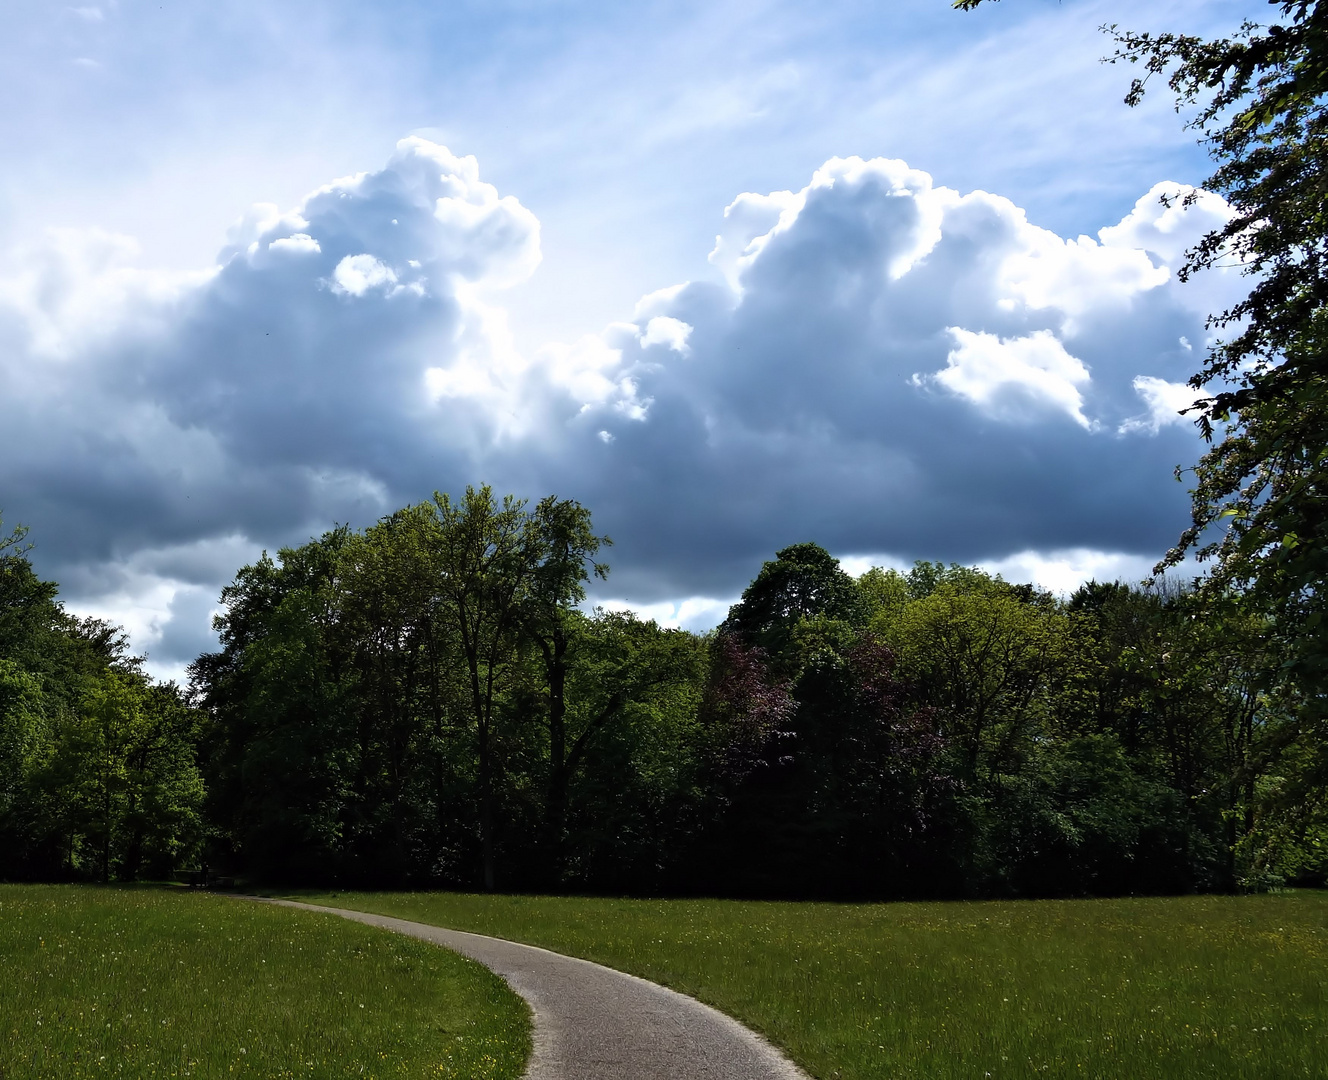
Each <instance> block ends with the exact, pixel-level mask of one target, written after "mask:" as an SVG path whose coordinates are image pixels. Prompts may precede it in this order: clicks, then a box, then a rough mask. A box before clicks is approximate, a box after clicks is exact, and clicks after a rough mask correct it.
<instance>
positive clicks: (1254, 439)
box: [954, 0, 1328, 877]
mask: <svg viewBox="0 0 1328 1080" xmlns="http://www.w3.org/2000/svg"><path fill="white" fill-rule="evenodd" d="M981 2H982V0H955V3H954V6H955V7H957V8H962V9H971V8H974V7H977V6H978V5H979V4H980V3H981ZM1271 6H1272V7H1273V8H1274V10H1275V12H1276V15H1275V18H1278V19H1279V20H1280V21H1278V22H1276V23H1273V24H1270V25H1260V24H1258V23H1255V22H1252V21H1248V20H1247V21H1246V22H1244V23H1243V24H1242V26H1241V28H1240V30H1239V31H1238V32H1237V33H1236V34H1234V35H1233V36H1231V37H1229V38H1220V39H1215V40H1205V39H1202V38H1199V37H1195V36H1192V35H1186V34H1175V33H1162V34H1146V33H1131V32H1123V31H1119V30H1117V28H1116V27H1109V28H1108V30H1109V31H1110V32H1111V33H1112V34H1113V36H1114V37H1115V40H1116V43H1117V50H1116V52H1115V54H1114V55H1113V56H1112V57H1110V58H1109V59H1110V62H1112V63H1117V62H1122V63H1130V64H1136V65H1141V66H1142V67H1143V68H1144V70H1145V74H1144V75H1143V77H1141V78H1136V79H1135V80H1134V81H1133V83H1132V85H1131V88H1130V90H1129V92H1128V94H1127V96H1126V101H1127V103H1129V104H1131V105H1134V104H1137V103H1138V102H1139V101H1140V100H1142V98H1143V95H1144V92H1145V89H1146V86H1147V84H1148V82H1149V81H1150V80H1151V79H1153V78H1154V77H1165V79H1166V82H1167V86H1168V87H1169V89H1170V90H1171V92H1172V94H1173V95H1174V98H1175V102H1176V108H1177V110H1178V111H1181V110H1189V111H1190V116H1189V119H1188V121H1187V126H1188V127H1189V128H1191V129H1193V130H1196V131H1198V132H1200V133H1201V135H1202V138H1203V141H1204V143H1205V144H1206V146H1207V148H1208V150H1209V152H1210V154H1211V156H1212V157H1213V159H1214V161H1215V162H1216V165H1217V168H1216V171H1215V172H1214V173H1213V175H1212V176H1210V177H1209V178H1208V180H1207V181H1205V183H1204V187H1205V188H1207V189H1208V190H1210V191H1213V192H1216V193H1218V194H1219V195H1221V196H1223V197H1224V198H1225V199H1226V201H1227V203H1228V204H1229V206H1230V208H1231V215H1230V217H1229V219H1228V220H1227V221H1226V222H1225V223H1224V224H1223V225H1222V226H1221V227H1219V228H1216V229H1214V230H1213V231H1211V232H1209V233H1208V234H1207V235H1205V236H1204V237H1203V239H1202V240H1201V241H1200V242H1199V243H1198V244H1197V245H1196V246H1195V247H1194V248H1193V249H1191V250H1190V251H1189V252H1187V255H1186V262H1185V265H1184V266H1183V267H1182V268H1181V271H1180V277H1181V279H1182V280H1185V279H1188V278H1189V277H1190V276H1191V275H1193V274H1195V273H1199V272H1201V271H1204V270H1210V269H1212V268H1215V267H1223V266H1224V267H1238V268H1239V269H1240V271H1241V273H1242V274H1243V275H1244V276H1245V277H1246V278H1247V280H1248V281H1249V284H1250V288H1249V291H1248V293H1247V294H1246V295H1245V296H1244V297H1243V298H1242V299H1241V300H1239V301H1238V302H1237V303H1235V304H1233V305H1232V306H1231V307H1230V308H1228V309H1227V310H1225V311H1221V312H1216V313H1214V314H1213V315H1212V316H1211V317H1210V319H1209V325H1210V327H1212V328H1213V329H1215V330H1217V331H1220V332H1222V333H1223V335H1224V336H1222V337H1220V338H1219V339H1218V340H1216V342H1215V344H1214V345H1213V347H1212V349H1211V351H1210V352H1209V354H1208V356H1207V357H1206V359H1205V361H1204V364H1203V367H1202V368H1201V370H1199V371H1198V372H1196V373H1195V374H1194V376H1193V377H1192V378H1191V379H1190V385H1191V386H1193V387H1194V388H1195V390H1197V391H1200V392H1202V393H1203V394H1204V395H1205V396H1204V397H1203V398H1202V399H1201V400H1200V401H1199V402H1198V403H1197V404H1196V406H1195V407H1194V410H1193V411H1196V412H1197V414H1198V417H1197V424H1198V426H1199V429H1200V431H1201V432H1202V434H1203V435H1204V437H1205V439H1207V440H1208V441H1209V443H1210V446H1209V448H1208V450H1207V451H1206V453H1205V454H1204V455H1203V457H1202V459H1201V460H1200V461H1199V463H1198V465H1197V466H1196V468H1195V469H1194V475H1195V481H1196V483H1195V487H1194V489H1193V491H1192V517H1193V522H1192V525H1191V527H1190V528H1189V529H1187V530H1186V531H1185V533H1184V534H1183V535H1182V536H1181V538H1180V541H1179V543H1178V544H1177V545H1176V547H1175V548H1174V549H1173V550H1172V551H1171V552H1170V553H1169V554H1168V555H1167V557H1166V559H1165V560H1164V562H1163V564H1162V565H1163V566H1174V565H1178V564H1179V563H1180V562H1181V561H1182V560H1183V559H1184V558H1185V556H1186V555H1187V554H1190V553H1193V554H1195V555H1197V557H1198V558H1199V559H1200V560H1201V561H1208V562H1209V563H1210V569H1209V571H1208V573H1207V574H1206V575H1205V577H1204V578H1202V579H1201V581H1200V583H1199V596H1200V598H1201V599H1205V600H1207V601H1209V602H1210V603H1211V604H1212V605H1213V606H1214V607H1215V608H1217V609H1219V610H1225V609H1228V608H1229V607H1230V605H1231V604H1232V602H1233V601H1235V600H1238V601H1239V603H1240V604H1241V605H1242V606H1243V607H1244V608H1245V609H1246V611H1247V612H1249V613H1251V615H1250V617H1258V618H1262V619H1264V620H1266V627H1265V629H1264V631H1263V632H1264V633H1265V634H1266V635H1267V637H1268V638H1269V640H1270V642H1272V643H1273V644H1272V645H1271V646H1270V647H1268V648H1266V649H1264V650H1263V656H1264V659H1265V661H1266V666H1265V667H1264V669H1263V670H1262V672H1261V673H1259V681H1260V683H1261V692H1262V693H1263V694H1264V695H1265V696H1266V697H1277V698H1280V699H1281V700H1280V705H1281V708H1282V709H1283V710H1284V712H1286V713H1287V714H1288V715H1290V716H1292V717H1294V720H1293V721H1292V722H1291V723H1290V724H1284V725H1281V734H1282V735H1283V736H1284V738H1282V739H1281V741H1280V745H1279V746H1278V750H1279V752H1280V753H1281V754H1282V761H1281V764H1280V765H1279V766H1278V768H1277V772H1278V773H1279V774H1280V775H1279V778H1278V779H1277V780H1276V781H1269V782H1268V783H1267V784H1266V785H1264V786H1263V787H1262V788H1261V791H1262V798H1261V802H1262V804H1263V806H1264V808H1265V809H1266V810H1267V811H1268V812H1267V813H1266V814H1265V815H1264V816H1263V818H1262V820H1261V822H1260V824H1259V825H1258V827H1257V828H1256V829H1255V830H1254V831H1255V832H1257V833H1258V834H1259V835H1260V836H1261V837H1262V839H1261V840H1260V841H1259V844H1258V845H1256V849H1253V850H1251V849H1248V848H1247V852H1246V856H1247V857H1246V862H1247V863H1248V866H1249V871H1250V873H1252V874H1253V875H1254V876H1255V877H1257V876H1259V874H1260V873H1262V871H1261V870H1259V869H1258V868H1259V867H1260V866H1270V865H1273V864H1277V863H1280V862H1282V857H1281V856H1279V855H1275V854H1274V852H1279V851H1280V852H1283V853H1287V852H1291V851H1299V852H1301V854H1302V856H1303V857H1304V858H1307V859H1309V861H1311V862H1312V861H1315V859H1316V858H1318V857H1317V856H1316V857H1311V856H1310V854H1309V853H1310V852H1311V851H1317V850H1319V844H1320V842H1321V838H1322V835H1323V820H1324V813H1325V811H1324V806H1325V804H1326V803H1328V645H1326V644H1325V643H1328V634H1325V633H1324V629H1325V627H1328V618H1326V615H1328V611H1326V610H1325V603H1326V602H1328V599H1326V595H1325V589H1324V581H1325V576H1326V572H1328V510H1326V507H1328V495H1326V494H1325V492H1326V489H1328V390H1326V384H1325V378H1324V359H1323V356H1324V343H1325V340H1328V272H1326V271H1328V214H1325V213H1324V190H1325V185H1326V184H1328V152H1326V151H1328V8H1323V7H1321V6H1320V4H1319V2H1318V0H1271ZM1198 194H1199V193H1198V191H1197V190H1195V191H1192V192H1190V193H1189V194H1188V195H1185V196H1183V197H1182V201H1183V202H1185V203H1189V202H1192V201H1194V200H1195V199H1196V198H1197V197H1198ZM1181 475H1182V470H1180V469H1178V470H1177V477H1178V478H1179V477H1180V476H1181ZM1206 617H1211V616H1206ZM1251 783H1252V787H1251V790H1253V789H1255V788H1260V782H1253V781H1251ZM1245 801H1246V803H1247V804H1249V803H1252V799H1251V798H1250V797H1248V796H1247V797H1246V799H1245ZM1256 816H1257V812H1256ZM1293 861H1294V860H1293Z"/></svg>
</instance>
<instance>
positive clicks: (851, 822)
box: [0, 488, 1328, 898]
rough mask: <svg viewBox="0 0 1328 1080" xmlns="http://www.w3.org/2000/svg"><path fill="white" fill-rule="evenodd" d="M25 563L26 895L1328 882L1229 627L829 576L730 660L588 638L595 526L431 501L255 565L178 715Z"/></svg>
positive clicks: (13, 863) (1006, 588) (1311, 827)
mask: <svg viewBox="0 0 1328 1080" xmlns="http://www.w3.org/2000/svg"><path fill="white" fill-rule="evenodd" d="M18 539H20V538H18V537H14V538H11V542H10V546H9V548H8V550H7V551H5V552H3V553H0V844H2V845H3V848H2V849H0V850H3V852H4V855H3V858H2V859H0V876H10V877H15V876H35V877H53V876H55V877H59V876H66V877H70V876H73V877H95V878H103V879H106V878H133V877H135V876H144V875H147V876H153V875H155V876H163V875H169V874H171V873H173V872H178V871H179V870H180V869H182V868H185V867H197V866H199V865H200V864H202V863H204V862H206V863H208V864H210V865H211V867H212V868H213V869H214V870H218V871H221V872H225V873H230V874H239V875H243V876H248V877H251V878H256V879H261V880H265V881H271V882H287V883H321V884H332V883H336V884H345V885H363V886H369V885H375V886H406V885H411V886H452V887H464V888H486V889H495V888H498V889H520V890H532V889H540V890H585V891H602V892H616V893H622V892H628V893H708V894H723V895H746V896H789V897H813V896H820V897H846V898H847V897H860V898H889V897H904V896H909V897H922V896H992V895H1015V896H1020V895H1028V896H1034V895H1089V894H1113V893H1127V892H1176V891H1191V890H1231V889H1238V888H1262V887H1266V886H1268V885H1272V884H1277V883H1280V882H1284V881H1288V880H1302V881H1315V880H1321V879H1322V877H1323V873H1324V870H1325V869H1328V857H1326V856H1328V849H1326V848H1325V847H1324V841H1325V839H1328V836H1325V830H1324V829H1323V827H1322V825H1321V824H1320V823H1319V819H1318V818H1317V817H1316V814H1315V811H1314V806H1315V804H1314V803H1313V802H1312V801H1306V800H1305V799H1304V794H1303V793H1304V791H1305V790H1307V786H1312V777H1307V776H1306V775H1305V770H1306V768H1311V769H1312V768H1313V766H1314V763H1315V762H1316V761H1317V760H1318V751H1319V748H1318V747H1317V746H1315V745H1313V743H1312V742H1311V741H1310V736H1309V735H1307V734H1306V731H1311V732H1312V729H1303V726H1302V725H1301V723H1300V717H1301V715H1302V714H1303V711H1304V701H1303V694H1302V693H1301V692H1300V691H1299V690H1298V689H1297V686H1296V683H1295V682H1294V680H1293V679H1289V678H1287V677H1286V676H1285V674H1284V664H1283V657H1282V656H1281V653H1280V649H1279V648H1278V646H1277V642H1278V636H1277V634H1276V633H1275V632H1274V628H1273V627H1272V626H1271V625H1270V620H1269V619H1268V618H1267V617H1261V616H1259V615H1258V614H1257V613H1254V612H1251V611H1250V610H1249V609H1248V607H1247V606H1245V605H1243V604H1242V602H1241V598H1240V596H1239V595H1238V594H1231V595H1229V596H1227V597H1226V598H1225V599H1223V600H1222V601H1221V602H1216V601H1214V600H1213V599H1212V598H1211V597H1209V596H1206V595H1205V596H1198V595H1194V594H1190V593H1188V592H1187V591H1186V590H1184V589H1180V588H1176V587H1174V586H1168V585H1167V584H1166V583H1165V582H1159V583H1154V584H1152V585H1151V586H1149V587H1142V586H1139V587H1136V586H1131V585H1126V584H1121V583H1113V584H1103V583H1096V582H1093V583H1089V584H1087V585H1085V586H1083V587H1081V588H1080V589H1078V590H1077V591H1076V592H1075V593H1074V594H1073V595H1072V596H1070V597H1068V598H1064V599H1058V598H1056V597H1054V596H1052V595H1051V594H1049V593H1047V592H1044V591H1041V590H1039V589H1036V588H1034V587H1032V586H1027V585H1012V584H1010V583H1007V582H1005V581H1003V580H1002V579H1001V578H1000V577H999V576H997V575H992V574H988V573H985V572H983V571H981V570H978V569H974V568H971V567H960V566H955V565H949V566H946V565H942V564H940V563H928V562H921V563H918V564H916V565H915V566H914V567H913V568H912V569H911V570H909V571H907V572H901V571H898V570H890V569H880V568H878V569H873V570H871V571H869V572H867V573H866V574H863V575H862V576H860V577H858V578H853V577H851V576H850V575H849V574H847V573H845V572H844V571H843V569H842V568H841V567H840V566H839V563H838V561H837V560H836V559H834V558H833V557H832V556H831V555H829V554H828V553H827V552H826V551H825V550H824V549H822V548H820V547H818V546H817V545H815V544H811V543H804V544H796V545H793V546H791V547H787V548H784V549H783V550H781V551H779V552H778V553H777V554H776V556H775V558H773V559H772V560H770V561H768V562H767V563H765V565H764V566H763V567H762V568H761V570H760V572H759V573H758V575H757V576H756V578H755V579H754V580H753V581H752V582H751V584H750V585H749V586H748V587H747V589H746V590H745V592H744V593H743V595H742V598H741V600H740V601H739V602H738V603H737V604H736V605H734V607H733V608H732V609H731V610H730V612H729V614H728V617H727V618H726V619H725V621H724V622H723V624H722V625H721V626H720V627H719V628H718V629H717V630H716V631H714V632H712V633H709V634H704V635H696V634H692V633H688V632H685V631H682V630H674V629H667V628H663V627H660V626H659V625H657V624H656V623H654V622H652V621H649V620H644V619H640V618H638V617H636V616H634V615H632V614H630V613H624V612H608V611H603V610H595V611H591V612H587V611H585V610H583V607H584V601H585V596H586V591H585V590H586V586H587V584H588V583H589V582H590V581H591V580H592V579H593V578H595V577H597V576H598V577H602V576H604V575H605V574H606V573H607V567H606V566H605V565H604V563H603V562H602V561H601V556H602V554H603V552H604V550H605V548H606V547H607V545H608V540H607V539H606V538H604V537H601V536H598V535H596V533H595V532H594V529H593V525H592V521H591V516H590V513H589V512H588V511H587V510H586V509H585V508H584V507H581V506H580V505H578V504H577V503H576V502H574V501H570V500H559V499H556V498H553V497H550V498H547V499H544V500H542V501H541V502H539V503H538V504H536V505H534V506H531V505H529V504H528V503H524V502H521V501H518V500H516V499H513V498H511V497H508V498H505V499H502V500H499V499H497V498H496V497H495V496H494V494H493V493H492V492H491V491H490V490H489V489H488V488H481V489H479V490H473V489H472V490H468V491H467V492H466V494H465V495H464V496H463V497H462V498H460V499H457V500H452V499H450V498H449V497H448V496H445V495H438V496H436V497H435V498H434V499H433V500H431V501H428V502H425V503H422V504H420V505H418V506H412V507H407V508H405V509H403V510H401V511H399V512H397V513H395V514H392V515H390V516H388V517H386V518H384V519H382V520H381V521H379V522H378V523H376V524H375V525H373V526H371V527H369V528H367V529H364V530H362V531H355V530H351V529H349V528H345V527H342V528H337V529H334V530H332V531H330V532H328V533H326V534H325V535H323V536H322V537H320V538H318V539H316V540H311V541H310V542H309V543H307V544H304V545H303V546H300V547H297V548H287V549H283V550H282V551H280V552H279V553H278V554H277V556H276V557H275V558H272V557H269V556H268V555H266V554H265V555H264V556H263V557H262V558H261V559H259V560H258V561H257V562H255V563H254V564H252V565H250V566H246V567H244V568H242V569H241V570H240V571H239V572H238V573H237V575H236V577H235V579H234V581H233V582H232V583H231V584H230V585H229V586H227V588H226V589H225V590H224V592H223V594H222V597H221V601H222V605H221V606H222V614H221V615H220V616H218V618H217V620H216V627H217V629H218V631H219V634H220V641H221V648H220V650H219V651H217V652H215V653H211V654H207V655H204V656H201V657H199V658H198V659H197V660H196V661H195V662H194V664H193V665H192V666H191V668H190V685H189V687H188V690H187V691H182V690H180V689H179V688H177V687H175V686H173V685H165V686H162V685H157V684H154V683H152V682H151V681H150V680H149V679H147V678H146V677H145V676H144V675H143V674H142V672H141V663H140V662H139V661H138V660H135V659H134V658H132V657H129V656H128V655H127V652H126V649H125V645H124V638H123V635H122V634H119V633H118V632H117V631H116V630H115V629H114V628H112V627H108V626H107V625H106V624H104V623H98V622H95V621H89V620H82V621H80V620H77V619H74V618H72V617H71V616H69V615H67V614H66V613H64V611H63V609H62V608H61V607H60V605H59V603H58V602H57V601H56V599H55V587H54V585H52V584H50V583H45V582H41V581H39V580H38V579H37V577H36V576H35V574H34V573H33V571H32V568H31V566H30V564H29V562H28V560H27V557H26V554H25V553H24V552H23V550H22V549H21V547H20V546H19V545H18V543H17V540H18Z"/></svg>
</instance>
